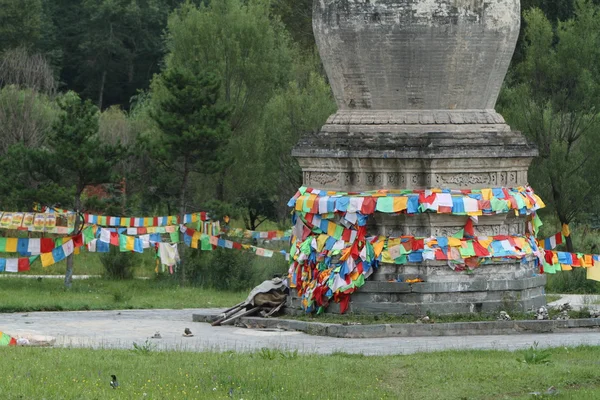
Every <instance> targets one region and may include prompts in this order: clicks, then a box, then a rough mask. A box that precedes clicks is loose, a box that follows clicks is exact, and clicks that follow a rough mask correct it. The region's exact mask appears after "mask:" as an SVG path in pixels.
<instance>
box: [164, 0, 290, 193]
mask: <svg viewBox="0 0 600 400" xmlns="http://www.w3.org/2000/svg"><path fill="white" fill-rule="evenodd" d="M271 17H272V15H271V9H270V2H269V1H268V0H248V1H243V0H222V1H215V2H209V3H208V5H200V6H195V5H192V4H190V3H187V4H184V5H183V6H182V7H181V8H179V9H177V10H176V11H175V12H174V13H172V14H171V16H170V17H169V22H168V34H167V40H166V47H167V51H168V54H167V57H166V59H165V64H166V65H167V67H169V68H182V69H186V70H189V71H192V72H194V73H203V72H204V71H209V72H212V73H213V74H215V75H216V76H217V77H218V78H219V80H220V81H221V96H220V100H221V101H222V102H225V103H226V104H227V105H228V106H229V107H230V109H231V114H230V126H231V131H232V137H231V140H230V143H229V148H230V149H231V151H229V152H228V153H226V154H224V155H223V158H222V159H221V162H222V164H223V166H224V167H223V168H222V169H221V172H220V174H219V175H218V176H217V177H216V198H217V199H218V200H220V201H224V200H225V199H226V198H235V197H238V196H237V194H238V193H237V192H236V186H235V185H233V184H231V182H230V177H231V176H232V175H233V174H232V172H231V171H232V170H233V169H236V168H237V167H239V168H244V162H243V161H242V160H241V159H240V157H238V156H239V152H237V151H236V150H240V151H245V149H246V148H245V147H244V145H245V144H247V143H253V142H255V141H256V136H255V135H258V132H257V128H258V126H259V123H260V120H261V118H262V113H263V108H264V106H265V104H266V103H267V102H268V101H269V99H270V98H271V97H272V95H273V93H274V92H275V91H276V89H277V88H280V87H283V86H285V85H287V83H288V82H289V76H290V70H291V62H292V58H291V50H290V49H291V44H290V40H289V37H288V35H287V33H286V32H285V29H284V27H283V25H282V24H281V23H280V22H279V21H278V19H277V18H271ZM228 189H230V191H229V192H227V190H228Z"/></svg>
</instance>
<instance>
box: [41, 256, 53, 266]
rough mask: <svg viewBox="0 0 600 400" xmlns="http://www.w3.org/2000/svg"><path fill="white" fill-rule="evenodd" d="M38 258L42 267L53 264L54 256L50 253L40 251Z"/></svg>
mask: <svg viewBox="0 0 600 400" xmlns="http://www.w3.org/2000/svg"><path fill="white" fill-rule="evenodd" d="M40 259H41V261H42V267H49V266H51V265H52V264H54V257H53V256H52V253H42V254H41V255H40Z"/></svg>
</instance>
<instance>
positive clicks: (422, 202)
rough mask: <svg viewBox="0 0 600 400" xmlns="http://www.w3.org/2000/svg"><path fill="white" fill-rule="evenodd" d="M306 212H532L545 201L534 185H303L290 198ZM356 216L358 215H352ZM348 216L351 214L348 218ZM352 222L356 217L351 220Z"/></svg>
mask: <svg viewBox="0 0 600 400" xmlns="http://www.w3.org/2000/svg"><path fill="white" fill-rule="evenodd" d="M288 206H289V207H293V208H294V210H295V211H297V212H302V213H311V214H320V215H326V214H330V213H342V214H357V215H363V216H365V215H371V214H374V213H375V212H382V213H404V214H419V213H424V212H435V213H440V214H453V215H469V216H480V215H493V214H500V213H507V212H509V211H515V212H517V213H519V214H521V215H530V214H533V213H535V211H536V210H538V209H540V208H543V207H544V206H545V205H544V203H543V202H542V199H540V198H539V197H538V196H537V195H536V194H535V193H534V192H533V189H531V188H530V187H517V188H492V189H478V190H446V189H431V190H379V191H369V192H362V193H352V192H329V191H324V190H318V189H312V188H306V187H301V188H300V189H299V190H298V192H297V193H296V194H295V195H294V197H292V198H291V199H290V201H289V202H288ZM352 218H355V217H352ZM346 219H348V218H346ZM350 222H352V221H350Z"/></svg>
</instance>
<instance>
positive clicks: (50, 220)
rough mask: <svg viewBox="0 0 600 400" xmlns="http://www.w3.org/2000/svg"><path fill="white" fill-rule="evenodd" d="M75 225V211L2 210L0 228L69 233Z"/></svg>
mask: <svg viewBox="0 0 600 400" xmlns="http://www.w3.org/2000/svg"><path fill="white" fill-rule="evenodd" d="M74 227H75V213H73V212H69V213H52V214H47V213H32V212H0V229H11V230H23V231H30V232H46V233H56V234H62V235H65V234H69V233H71V232H73V228H74Z"/></svg>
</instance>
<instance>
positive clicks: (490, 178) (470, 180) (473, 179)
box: [435, 173, 496, 187]
mask: <svg viewBox="0 0 600 400" xmlns="http://www.w3.org/2000/svg"><path fill="white" fill-rule="evenodd" d="M435 182H436V184H438V185H441V186H450V185H454V186H460V187H469V186H471V185H484V184H490V185H491V184H493V183H495V182H496V177H495V174H492V173H478V174H436V175H435Z"/></svg>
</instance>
